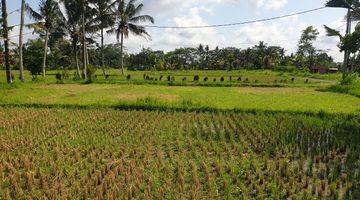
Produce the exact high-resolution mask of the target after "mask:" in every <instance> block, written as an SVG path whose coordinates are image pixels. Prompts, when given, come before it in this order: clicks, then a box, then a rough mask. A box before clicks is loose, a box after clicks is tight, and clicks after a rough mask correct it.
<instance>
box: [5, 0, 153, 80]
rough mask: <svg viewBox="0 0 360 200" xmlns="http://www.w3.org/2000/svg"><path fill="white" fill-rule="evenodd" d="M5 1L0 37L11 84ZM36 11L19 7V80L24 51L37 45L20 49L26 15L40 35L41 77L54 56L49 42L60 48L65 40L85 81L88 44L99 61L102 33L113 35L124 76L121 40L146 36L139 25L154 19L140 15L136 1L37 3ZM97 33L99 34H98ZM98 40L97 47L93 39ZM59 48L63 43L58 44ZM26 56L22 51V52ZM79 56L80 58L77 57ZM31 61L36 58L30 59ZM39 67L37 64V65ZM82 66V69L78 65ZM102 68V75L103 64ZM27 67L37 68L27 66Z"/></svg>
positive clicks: (47, 0) (57, 0)
mask: <svg viewBox="0 0 360 200" xmlns="http://www.w3.org/2000/svg"><path fill="white" fill-rule="evenodd" d="M6 3H7V2H6V0H2V1H1V7H2V19H1V20H0V21H1V23H2V27H3V29H2V35H3V40H4V58H5V69H6V76H7V81H8V83H12V81H13V80H12V79H13V77H12V75H11V69H10V59H11V58H10V51H11V50H10V48H9V41H10V39H9V26H8V24H7V18H8V13H7V5H6ZM38 6H39V9H37V10H35V9H33V8H32V7H31V6H30V5H28V4H26V2H25V0H22V5H21V23H20V34H19V48H18V49H19V51H18V52H19V58H20V59H19V68H20V76H21V80H22V81H24V80H25V78H24V75H23V73H24V72H23V68H24V65H28V64H27V62H25V60H26V59H25V58H24V55H23V51H24V50H26V46H30V49H31V45H32V43H36V42H37V44H34V45H39V44H38V43H39V41H30V42H28V44H26V45H25V47H23V28H24V26H25V23H24V17H25V15H26V14H27V15H28V16H30V18H31V19H33V20H34V21H35V23H31V24H28V27H30V28H31V29H33V30H34V31H35V32H36V33H38V34H39V35H40V38H41V40H42V41H43V48H42V49H43V51H44V52H43V56H42V62H41V63H42V69H41V74H42V76H44V77H45V76H46V70H47V68H48V62H49V61H48V57H49V54H50V56H51V54H52V53H53V51H52V50H53V49H51V48H49V47H51V43H53V45H59V43H61V42H63V41H66V42H68V43H70V47H71V58H70V59H71V62H72V65H75V66H76V71H77V76H78V77H79V78H85V79H87V76H88V73H89V70H88V66H89V64H90V60H89V51H90V50H89V47H90V46H91V45H94V44H96V45H98V46H99V49H100V52H101V55H102V60H104V57H105V56H104V37H105V32H106V33H108V34H115V35H116V38H117V40H118V43H119V45H120V60H121V65H120V66H121V69H122V73H123V74H124V67H123V64H122V63H123V59H122V57H123V56H122V55H123V45H124V39H126V38H128V37H129V34H130V33H131V34H134V35H142V36H145V37H146V36H148V37H150V36H149V34H148V33H147V31H146V30H145V27H144V26H142V25H140V24H141V23H143V22H151V23H154V18H153V17H151V16H150V15H142V14H141V12H142V9H143V7H144V5H143V4H142V3H138V2H137V0H129V1H126V0H40V1H39V5H38ZM99 32H100V34H99ZM98 38H100V40H101V44H100V45H99V44H98V43H97V42H96V40H97V39H98ZM60 45H62V44H60ZM24 53H25V52H24ZM80 54H81V55H80ZM30 59H32V60H34V59H36V58H30ZM37 65H39V63H37ZM80 65H81V66H80ZM101 67H102V68H103V71H104V74H105V69H104V67H105V66H104V62H102V65H101ZM29 68H36V67H35V66H30V67H29Z"/></svg>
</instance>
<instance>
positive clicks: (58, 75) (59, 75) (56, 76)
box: [55, 72, 62, 81]
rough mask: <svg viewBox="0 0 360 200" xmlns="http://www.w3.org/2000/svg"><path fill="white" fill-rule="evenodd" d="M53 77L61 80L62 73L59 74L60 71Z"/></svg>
mask: <svg viewBox="0 0 360 200" xmlns="http://www.w3.org/2000/svg"><path fill="white" fill-rule="evenodd" d="M55 78H56V80H57V81H61V80H62V75H61V74H60V72H58V73H56V75H55Z"/></svg>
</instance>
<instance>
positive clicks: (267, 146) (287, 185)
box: [0, 107, 360, 199]
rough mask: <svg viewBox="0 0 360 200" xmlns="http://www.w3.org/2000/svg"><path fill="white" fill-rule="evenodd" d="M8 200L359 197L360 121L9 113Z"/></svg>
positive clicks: (3, 186)
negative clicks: (359, 151) (359, 157)
mask: <svg viewBox="0 0 360 200" xmlns="http://www.w3.org/2000/svg"><path fill="white" fill-rule="evenodd" d="M0 119H1V120H0V127H1V129H0V152H1V153H0V199H356V197H357V196H359V193H360V190H359V187H358V186H359V175H358V173H359V168H360V162H359V160H358V156H359V154H358V150H359V144H360V137H359V136H360V135H359V134H360V132H359V130H360V119H359V117H358V116H353V117H349V116H348V117H343V116H337V117H326V118H318V117H310V116H305V115H294V114H275V115H274V114H236V113H228V114H222V113H194V112H185V113H183V112H174V113H169V112H148V111H118V110H113V109H85V110H81V109H57V108H56V109H39V108H36V109H34V108H30V109H29V108H14V107H9V108H7V107H2V108H0Z"/></svg>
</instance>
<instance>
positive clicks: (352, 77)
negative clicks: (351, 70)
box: [340, 74, 357, 85]
mask: <svg viewBox="0 0 360 200" xmlns="http://www.w3.org/2000/svg"><path fill="white" fill-rule="evenodd" d="M356 78H357V75H356V74H351V75H348V76H346V77H344V78H343V79H342V80H341V81H340V85H351V84H352V83H354V82H355V80H356Z"/></svg>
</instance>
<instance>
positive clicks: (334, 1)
mask: <svg viewBox="0 0 360 200" xmlns="http://www.w3.org/2000/svg"><path fill="white" fill-rule="evenodd" d="M325 5H326V6H327V7H332V8H346V9H347V11H348V12H347V16H346V21H347V23H346V34H345V36H346V35H348V34H350V33H351V18H352V17H351V15H352V11H353V10H355V9H356V8H357V7H359V1H358V0H329V1H327V2H326V4H325ZM325 29H326V31H327V35H328V36H339V37H340V40H341V39H342V36H341V34H340V32H339V31H337V30H335V29H332V28H330V27H327V26H325ZM349 59H350V52H349V51H347V50H346V51H345V53H344V76H343V77H345V76H346V74H347V73H348V70H349Z"/></svg>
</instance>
